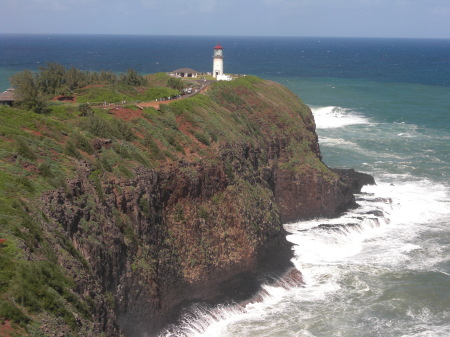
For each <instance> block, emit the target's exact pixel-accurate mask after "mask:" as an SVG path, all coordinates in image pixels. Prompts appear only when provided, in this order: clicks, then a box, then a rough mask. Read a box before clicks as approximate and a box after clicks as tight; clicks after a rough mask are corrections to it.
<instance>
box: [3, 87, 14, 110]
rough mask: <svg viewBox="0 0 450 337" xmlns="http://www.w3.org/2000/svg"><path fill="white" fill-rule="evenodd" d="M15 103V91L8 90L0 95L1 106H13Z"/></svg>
mask: <svg viewBox="0 0 450 337" xmlns="http://www.w3.org/2000/svg"><path fill="white" fill-rule="evenodd" d="M15 101H16V95H15V93H14V89H8V90H6V91H4V92H2V93H0V105H9V106H12V105H13V104H14V102H15Z"/></svg>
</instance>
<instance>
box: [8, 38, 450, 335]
mask: <svg viewBox="0 0 450 337" xmlns="http://www.w3.org/2000/svg"><path fill="white" fill-rule="evenodd" d="M217 42H220V44H221V45H222V46H223V47H224V56H225V58H224V70H225V72H226V73H240V74H254V75H257V76H260V77H263V78H266V79H270V80H275V81H278V82H280V83H282V84H284V85H286V86H287V87H288V88H290V89H291V90H292V91H293V92H295V93H296V94H297V95H298V96H300V97H301V98H302V100H303V101H304V102H305V103H307V104H308V105H310V106H311V108H312V110H313V113H314V116H315V120H316V124H317V133H318V135H319V142H320V146H321V150H322V155H323V158H324V161H325V163H327V164H328V165H329V166H333V167H354V168H355V169H358V170H361V171H364V172H368V173H371V174H372V175H374V176H375V179H376V180H377V186H373V187H367V188H365V190H364V192H365V194H364V195H362V196H360V197H359V198H358V203H359V204H360V205H361V207H360V208H359V209H356V210H353V211H351V212H349V213H347V214H345V215H343V216H342V217H341V218H339V219H333V220H330V219H317V220H313V221H308V222H299V223H294V224H286V229H287V230H288V232H289V233H290V234H289V236H288V240H290V241H291V242H293V243H294V249H295V251H294V253H295V257H294V259H293V262H294V264H295V265H296V267H297V268H298V269H299V270H300V271H301V272H302V274H303V277H304V279H305V286H304V287H288V288H280V287H269V286H266V287H265V290H266V293H265V294H264V295H263V298H264V300H263V301H262V302H260V303H254V304H248V305H247V306H246V307H245V308H242V307H240V306H232V305H231V306H226V307H219V308H216V309H212V310H211V309H206V308H203V307H202V306H199V307H196V308H195V309H192V315H190V316H189V315H188V316H186V317H185V323H184V324H181V325H180V326H178V327H176V328H174V329H171V330H170V331H167V332H166V333H165V334H164V335H167V336H239V337H244V336H258V337H260V336H277V337H278V336H349V337H350V336H355V337H356V336H383V337H385V336H448V335H450V40H420V39H417V40H415V39H361V38H359V39H357V38H352V39H344V38H273V37H271V38H262V37H261V38H254V37H252V38H250V37H239V38H238V37H217V38H214V37H163V36H156V37H155V36H100V35H96V36H63V35H49V36H44V35H37V36H32V35H27V36H25V35H0V90H4V89H6V88H8V86H9V83H8V77H9V76H11V75H12V74H13V73H14V72H15V71H20V70H24V69H31V70H37V69H38V68H39V67H40V66H43V65H44V64H45V63H46V62H57V63H61V64H64V65H66V66H75V67H78V68H81V69H83V70H93V71H94V70H95V71H97V70H112V71H115V72H125V71H126V70H127V69H128V68H134V69H136V70H137V71H139V72H141V73H154V72H160V71H171V70H174V69H177V68H181V67H190V68H194V69H196V70H198V71H211V68H212V51H213V47H214V46H215V45H216V44H217ZM374 211H377V212H374ZM380 212H382V213H380ZM323 223H340V224H345V223H353V224H355V223H356V224H358V226H351V227H348V228H346V229H345V230H344V229H342V230H340V231H331V232H330V231H323V230H318V229H314V228H315V227H317V225H318V224H323Z"/></svg>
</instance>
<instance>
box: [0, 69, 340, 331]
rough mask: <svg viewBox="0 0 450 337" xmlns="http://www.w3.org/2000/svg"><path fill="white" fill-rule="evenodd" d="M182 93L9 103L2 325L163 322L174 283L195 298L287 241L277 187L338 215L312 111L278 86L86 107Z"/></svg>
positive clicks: (2, 200)
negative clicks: (217, 276) (194, 289)
mask: <svg viewBox="0 0 450 337" xmlns="http://www.w3.org/2000/svg"><path fill="white" fill-rule="evenodd" d="M149 80H153V81H158V83H157V84H158V85H160V86H161V85H167V81H168V80H169V79H168V78H167V77H165V76H164V75H162V74H159V75H153V77H149ZM158 90H159V91H158ZM170 90H174V89H170V88H167V87H155V86H152V85H150V86H149V87H146V88H145V90H142V87H133V86H130V85H127V84H124V83H120V84H117V83H114V84H108V85H102V86H100V87H90V88H89V87H87V88H86V87H85V88H80V89H76V90H74V91H73V93H72V94H73V95H74V96H75V97H76V101H75V102H69V103H52V104H48V105H46V106H48V110H46V113H43V114H36V113H35V112H33V111H29V110H26V109H25V110H24V109H21V108H10V107H1V108H0V118H1V121H2V123H1V125H0V168H1V169H0V224H1V227H0V238H1V239H3V240H4V241H3V240H2V241H3V242H2V243H0V254H1V259H0V318H1V319H2V320H3V321H4V322H7V323H8V324H10V323H13V324H14V325H15V329H16V331H18V333H19V334H20V335H26V334H29V335H31V336H44V335H46V336H47V335H53V334H54V332H55V331H63V332H64V333H65V335H66V336H71V335H73V336H98V335H100V333H104V334H106V335H108V336H117V335H119V334H120V332H121V331H122V332H125V333H128V334H129V335H138V334H139V333H140V331H141V330H139V329H141V325H142V329H146V331H148V329H149V328H152V327H155V328H156V327H158V324H157V323H154V322H151V319H150V320H149V319H148V317H147V318H146V316H145V315H149V316H150V318H151V317H156V316H158V315H160V316H163V315H165V314H167V313H168V311H170V308H171V306H175V305H177V303H171V302H170V301H172V302H175V300H174V299H173V297H174V296H175V295H174V294H172V293H171V291H172V289H186V293H183V296H185V298H188V297H189V294H188V293H187V292H188V289H189V285H190V284H191V285H192V284H196V283H198V282H203V281H204V280H208V278H209V277H211V275H212V274H214V273H216V272H220V271H231V270H233V268H234V269H236V270H238V269H239V268H241V269H242V268H247V267H250V266H251V265H252V263H253V262H252V261H254V260H255V258H256V257H257V254H258V249H261V247H263V246H264V245H265V244H267V243H268V242H269V241H271V240H272V239H274V238H277V237H279V236H280V233H281V230H282V227H281V220H282V218H283V214H284V213H283V212H284V211H283V209H287V208H288V206H289V205H288V204H287V203H288V201H287V200H291V199H293V200H295V198H296V197H295V196H294V197H292V198H291V196H290V195H287V194H285V193H288V192H284V191H280V192H277V191H278V190H277V187H276V186H277V184H278V181H282V180H283V177H284V178H286V177H288V178H289V179H297V180H298V182H297V186H309V185H308V184H313V185H311V186H313V189H314V190H312V191H311V190H307V189H305V188H301V187H298V188H299V189H300V190H305V191H306V190H307V191H306V192H307V193H306V194H305V196H303V195H302V198H303V197H305V198H314V200H318V201H317V202H316V201H314V202H315V203H312V204H311V205H309V206H308V205H307V204H306V203H305V201H304V199H302V200H301V201H295V202H297V204H296V205H297V206H299V205H301V203H302V202H303V203H304V205H306V206H305V207H304V208H305V210H304V213H299V214H301V215H306V216H314V215H320V214H325V213H326V212H327V209H325V208H324V207H325V206H326V205H327V202H329V201H327V200H328V199H329V200H334V199H336V198H337V194H339V193H341V192H342V191H340V189H339V188H340V187H339V186H340V183H339V179H338V177H337V175H336V174H335V173H333V172H331V171H329V170H328V168H327V167H326V166H325V165H324V164H323V163H322V162H321V160H320V153H319V148H318V143H317V136H316V134H315V132H314V129H315V126H314V121H313V118H312V115H311V112H310V110H309V108H308V107H307V106H305V105H304V104H303V103H302V102H301V101H300V100H299V99H298V98H297V97H295V95H293V94H292V93H291V92H289V91H288V90H287V89H286V88H284V87H282V86H280V85H278V84H276V83H273V82H268V81H263V80H261V79H259V78H256V77H251V76H249V77H244V78H241V79H238V80H234V81H231V82H217V83H214V84H213V85H211V86H210V87H209V90H208V91H207V92H206V93H205V94H198V95H196V96H193V97H190V98H186V99H183V100H177V101H174V102H172V103H170V104H166V105H161V107H160V110H155V109H153V108H147V109H144V110H142V111H141V110H138V109H135V108H133V107H131V106H128V107H126V109H124V108H120V109H115V108H112V109H110V108H109V107H108V108H107V107H102V106H100V107H91V106H90V105H86V104H83V103H84V102H92V101H95V100H97V99H98V100H99V101H100V102H101V101H107V102H112V101H115V99H116V98H119V101H122V100H127V101H128V100H131V99H136V97H138V98H139V99H142V100H144V99H149V100H153V99H154V96H153V95H154V94H155V92H156V91H158V94H160V93H161V92H164V93H168V92H169V93H170V92H171V91H170ZM119 96H120V97H119ZM40 112H42V111H40ZM302 179H305V181H306V182H305V185H302V184H303V183H300V181H303V180H302ZM278 185H279V184H278ZM294 185H295V184H294ZM344 192H345V191H344ZM344 192H342V193H344ZM342 193H341V194H342ZM300 194H301V193H300ZM317 195H320V196H321V198H322V199H320V198H319V197H316V196H317ZM333 198H334V199H333ZM319 199H320V200H319ZM345 203H348V200H347V199H346V200H345ZM324 205H325V206H324ZM341 206H342V205H341V204H339V202H336V207H334V206H333V207H334V209H332V210H330V211H329V213H330V214H332V212H334V211H336V210H337V208H339V207H341ZM289 207H290V206H289ZM325 215H329V214H325ZM294 216H297V215H294ZM285 218H287V217H285ZM225 274H226V273H225ZM177 296H180V294H177ZM171 298H172V300H170V299H171ZM179 300H180V301H182V300H183V297H182V296H180V299H179ZM139 306H141V307H139ZM142 308H147V309H145V310H143V309H142ZM137 313H139V314H137ZM149 321H150V322H149Z"/></svg>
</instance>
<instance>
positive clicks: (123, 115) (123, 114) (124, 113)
mask: <svg viewBox="0 0 450 337" xmlns="http://www.w3.org/2000/svg"><path fill="white" fill-rule="evenodd" d="M111 112H112V113H113V114H114V116H116V117H117V118H120V119H123V120H125V121H130V120H132V119H136V118H141V117H142V111H141V110H133V109H127V108H118V109H114V110H111Z"/></svg>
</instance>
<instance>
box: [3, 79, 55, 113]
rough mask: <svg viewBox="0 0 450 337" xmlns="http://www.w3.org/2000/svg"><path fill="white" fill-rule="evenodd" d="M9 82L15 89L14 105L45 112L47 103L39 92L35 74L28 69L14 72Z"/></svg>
mask: <svg viewBox="0 0 450 337" xmlns="http://www.w3.org/2000/svg"><path fill="white" fill-rule="evenodd" d="M10 82H11V84H12V86H13V87H14V88H15V89H16V91H15V92H16V95H17V98H18V100H17V101H16V105H18V106H19V107H21V108H24V109H27V110H31V111H34V112H36V113H44V112H47V104H46V101H45V99H44V97H43V96H42V94H41V93H40V92H39V86H38V84H37V80H36V76H35V75H33V73H32V72H31V71H29V70H25V71H22V72H20V73H17V74H14V75H13V76H12V77H11V79H10Z"/></svg>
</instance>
